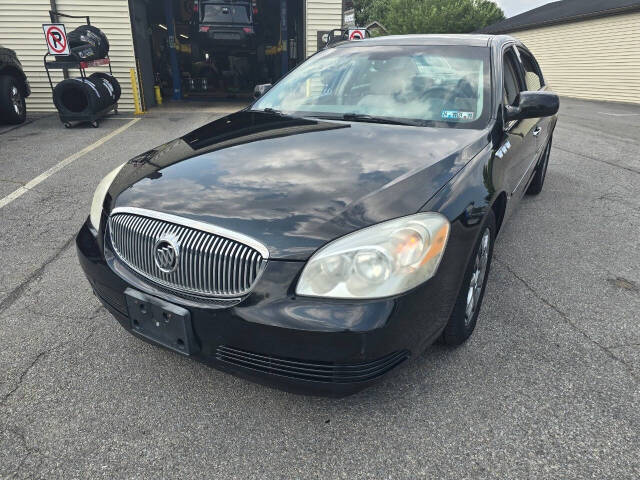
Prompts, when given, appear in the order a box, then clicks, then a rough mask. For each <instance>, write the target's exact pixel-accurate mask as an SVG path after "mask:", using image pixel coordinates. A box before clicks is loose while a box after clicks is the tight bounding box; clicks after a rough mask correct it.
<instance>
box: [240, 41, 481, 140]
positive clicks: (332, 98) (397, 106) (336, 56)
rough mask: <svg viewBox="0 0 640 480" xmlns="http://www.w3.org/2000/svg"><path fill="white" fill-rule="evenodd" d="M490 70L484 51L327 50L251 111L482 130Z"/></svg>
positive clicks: (430, 48)
mask: <svg viewBox="0 0 640 480" xmlns="http://www.w3.org/2000/svg"><path fill="white" fill-rule="evenodd" d="M489 72H490V69H489V49H488V48H484V47H466V46H401V47H396V46H371V47H369V46H367V47H364V46H353V47H338V48H331V49H327V50H325V51H323V52H320V53H318V54H317V55H315V56H313V57H311V58H310V59H309V60H308V61H306V62H305V63H303V64H302V65H301V66H300V67H298V68H297V69H296V70H294V71H293V72H291V73H290V74H289V75H288V76H286V77H285V78H284V79H282V80H281V81H280V82H279V83H278V84H277V85H275V86H274V87H273V88H272V89H271V90H269V91H268V92H267V93H266V94H265V95H264V96H263V97H262V98H260V99H259V100H258V101H257V102H256V103H255V104H254V105H253V107H252V109H253V110H264V109H265V108H267V109H273V110H278V111H281V112H284V113H288V114H292V115H295V114H299V115H306V116H317V117H327V118H344V117H345V116H347V117H348V119H353V117H354V116H355V117H356V118H355V119H357V117H358V116H361V117H375V118H388V119H396V120H402V119H404V120H407V121H411V122H413V123H415V124H419V125H428V126H440V127H457V128H481V127H483V126H484V125H486V123H487V121H488V118H489V110H490V101H491V94H490V92H491V89H490V85H491V80H490V73H489Z"/></svg>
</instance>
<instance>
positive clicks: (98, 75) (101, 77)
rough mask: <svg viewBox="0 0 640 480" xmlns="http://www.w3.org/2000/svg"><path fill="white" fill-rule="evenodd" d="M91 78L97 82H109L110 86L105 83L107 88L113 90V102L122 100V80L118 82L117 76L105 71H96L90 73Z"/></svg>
mask: <svg viewBox="0 0 640 480" xmlns="http://www.w3.org/2000/svg"><path fill="white" fill-rule="evenodd" d="M89 79H90V80H91V81H92V82H96V83H98V82H99V81H103V82H107V83H108V84H109V85H108V86H107V85H105V86H106V87H107V89H109V90H110V91H112V92H113V94H112V98H113V103H116V102H117V101H118V100H120V95H121V93H122V89H121V88H120V82H118V80H117V79H116V77H114V76H113V75H109V74H108V73H104V72H95V73H92V74H91V75H89Z"/></svg>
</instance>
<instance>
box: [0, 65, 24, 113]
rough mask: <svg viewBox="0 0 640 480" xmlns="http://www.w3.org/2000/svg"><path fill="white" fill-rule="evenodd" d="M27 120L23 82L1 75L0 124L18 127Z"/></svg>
mask: <svg viewBox="0 0 640 480" xmlns="http://www.w3.org/2000/svg"><path fill="white" fill-rule="evenodd" d="M26 119H27V104H26V102H25V99H24V94H23V90H22V85H21V82H20V81H19V80H18V79H16V78H15V77H14V76H11V75H0V122H4V123H10V124H12V125H17V124H20V123H24V121H25V120H26Z"/></svg>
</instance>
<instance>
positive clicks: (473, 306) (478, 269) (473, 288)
mask: <svg viewBox="0 0 640 480" xmlns="http://www.w3.org/2000/svg"><path fill="white" fill-rule="evenodd" d="M490 248H491V231H490V230H489V229H488V228H485V230H484V232H482V239H481V240H480V245H479V246H478V251H477V253H476V258H475V261H474V266H473V273H472V274H471V281H470V282H469V289H468V291H467V306H466V309H465V319H464V324H465V327H468V326H469V325H470V324H471V322H472V321H473V318H474V316H475V314H476V310H477V309H478V304H479V303H480V295H481V293H482V287H483V286H484V281H485V277H486V276H487V265H488V263H489V250H490Z"/></svg>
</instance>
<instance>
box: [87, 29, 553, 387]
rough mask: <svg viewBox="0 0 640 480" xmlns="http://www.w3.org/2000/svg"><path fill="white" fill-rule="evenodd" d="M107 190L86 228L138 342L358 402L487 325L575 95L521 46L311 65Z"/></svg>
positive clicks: (317, 58)
mask: <svg viewBox="0 0 640 480" xmlns="http://www.w3.org/2000/svg"><path fill="white" fill-rule="evenodd" d="M256 92H257V93H256V96H257V99H256V100H255V101H254V102H253V104H252V105H251V106H249V107H247V108H246V109H244V110H242V111H240V112H237V113H234V114H231V115H229V116H226V117H224V118H221V119H218V120H215V121H213V122H211V123H209V124H206V125H204V126H202V127H200V128H198V129H197V130H194V131H192V132H190V133H188V134H186V135H184V136H182V137H181V138H178V139H176V140H173V141H170V142H168V143H166V144H164V145H162V146H159V147H157V148H155V149H153V150H151V151H148V152H146V153H144V154H141V155H139V156H137V157H135V158H133V159H132V160H130V161H128V162H127V163H125V164H124V165H122V166H121V167H118V168H117V169H115V170H114V171H113V172H111V173H110V174H108V175H107V176H106V177H105V178H104V179H103V180H102V182H101V183H100V184H99V186H98V188H97V191H96V193H95V197H94V199H93V204H92V206H91V212H90V216H89V218H88V219H87V221H86V223H85V225H84V226H83V227H82V229H81V230H80V232H79V234H78V236H77V249H78V255H79V258H80V263H81V265H82V268H83V269H84V271H85V273H86V275H87V277H88V279H89V281H90V283H91V286H92V288H93V291H94V292H95V294H96V296H97V297H98V298H99V300H100V301H101V302H102V303H103V304H104V306H105V307H106V308H107V309H108V310H109V311H110V312H111V313H112V314H113V315H114V316H115V318H116V319H117V320H118V322H120V324H121V325H122V326H123V327H124V328H125V329H127V330H128V331H129V332H131V333H132V334H134V335H135V336H137V337H139V338H140V339H143V340H145V341H148V342H151V343H153V344H156V345H161V346H163V347H166V348H168V349H171V350H173V351H176V352H178V353H180V354H182V355H187V356H191V357H193V358H194V359H197V360H200V361H203V362H206V363H208V364H210V365H212V366H215V367H218V368H220V369H223V370H226V371H229V372H232V373H235V374H238V375H242V376H245V377H248V378H251V379H253V380H256V381H260V382H263V383H266V384H270V385H276V386H278V387H280V388H285V389H289V390H293V391H298V392H307V393H314V394H326V395H345V394H349V393H352V392H355V391H358V390H360V389H362V388H364V387H366V386H367V385H370V384H371V383H372V382H374V381H376V380H378V379H380V378H381V377H382V376H383V375H385V374H386V373H388V372H390V371H391V370H393V369H394V368H395V367H397V366H398V365H400V364H401V363H403V362H404V361H406V360H407V359H409V358H410V357H412V356H414V357H415V356H419V353H420V352H421V351H422V350H423V349H424V348H426V347H427V346H428V345H430V344H431V343H433V342H435V341H437V340H440V341H441V342H443V343H444V344H447V345H452V346H455V345H459V344H462V343H463V342H464V341H465V340H467V338H469V336H470V335H471V333H472V332H473V330H474V329H475V327H476V322H477V319H478V314H479V312H480V308H481V305H482V299H483V295H484V290H485V286H486V283H487V277H488V273H489V269H490V267H491V258H492V253H493V247H494V242H495V240H496V235H497V234H498V233H499V231H500V228H501V226H502V225H503V222H504V221H505V220H506V219H508V218H509V216H510V215H512V214H513V212H514V209H515V207H516V205H517V204H518V201H519V200H520V199H521V198H522V197H523V196H524V195H525V194H527V193H528V194H537V193H539V192H540V191H541V189H542V186H543V183H544V180H545V175H546V172H547V165H548V162H549V152H550V149H551V141H552V134H553V130H554V128H555V125H556V121H557V111H558V106H559V100H558V97H557V95H555V94H554V93H552V92H551V90H550V89H549V87H548V85H547V83H546V82H545V79H544V77H543V75H542V72H541V70H540V67H539V65H538V63H537V62H536V59H535V58H534V56H533V55H532V54H531V52H530V51H529V50H527V48H526V47H525V46H524V45H523V44H521V43H520V42H519V41H517V40H515V39H514V38H511V37H508V36H485V35H453V36H446V35H445V36H424V35H419V36H397V37H382V38H376V39H369V40H363V41H359V42H343V43H339V44H335V45H333V46H331V47H329V48H327V49H325V50H323V51H321V52H319V53H317V54H316V55H314V56H312V57H311V58H310V59H308V60H307V61H306V62H305V63H303V64H302V65H301V66H299V67H298V68H297V69H295V70H293V71H292V72H290V73H289V74H288V75H286V76H285V77H284V78H283V79H282V80H280V81H279V82H278V83H276V84H275V85H273V86H271V85H262V86H260V87H259V88H257V89H256Z"/></svg>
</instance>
